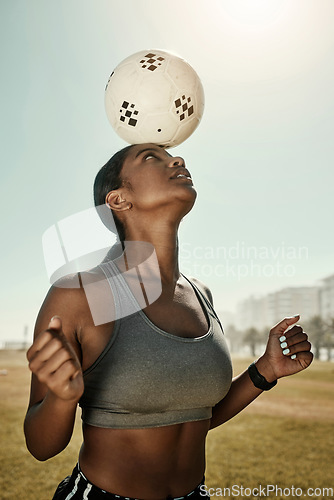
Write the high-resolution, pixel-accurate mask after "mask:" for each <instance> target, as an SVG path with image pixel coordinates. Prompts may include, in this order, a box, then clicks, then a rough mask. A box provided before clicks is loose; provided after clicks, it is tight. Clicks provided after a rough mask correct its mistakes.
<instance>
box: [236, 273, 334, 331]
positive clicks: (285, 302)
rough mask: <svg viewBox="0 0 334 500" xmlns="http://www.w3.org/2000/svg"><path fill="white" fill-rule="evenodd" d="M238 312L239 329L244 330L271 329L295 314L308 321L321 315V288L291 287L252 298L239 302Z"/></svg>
mask: <svg viewBox="0 0 334 500" xmlns="http://www.w3.org/2000/svg"><path fill="white" fill-rule="evenodd" d="M333 285H334V281H333ZM333 290H334V288H333ZM237 312H238V314H237V318H238V324H237V328H240V329H243V330H244V329H246V328H249V327H252V326H253V327H255V328H257V329H259V330H261V329H263V328H266V327H271V326H273V325H275V324H276V323H278V322H279V321H280V320H281V319H283V318H285V317H286V316H293V315H294V314H300V315H301V317H302V318H303V320H307V319H309V318H311V317H312V316H315V315H316V314H320V303H319V287H316V286H303V287H289V288H283V289H282V290H278V291H277V292H272V293H269V294H267V295H265V296H262V297H254V296H251V297H249V298H247V299H245V300H243V301H242V302H239V304H238V307H237Z"/></svg>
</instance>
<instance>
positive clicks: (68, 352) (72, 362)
mask: <svg viewBox="0 0 334 500" xmlns="http://www.w3.org/2000/svg"><path fill="white" fill-rule="evenodd" d="M27 358H28V361H29V368H30V370H31V371H32V372H33V374H34V375H35V376H36V377H37V379H38V380H39V381H40V382H41V383H43V384H45V386H46V387H47V389H48V390H49V391H50V392H51V393H52V394H53V395H54V396H56V397H57V398H59V399H62V400H64V401H79V399H80V397H81V395H82V393H83V390H84V382H83V376H82V369H81V365H80V361H79V359H78V357H77V355H76V353H75V352H74V349H73V348H72V346H71V344H70V343H69V341H68V340H67V338H66V336H65V335H64V333H63V331H62V322H61V319H60V317H59V316H54V317H53V318H52V319H51V321H50V323H49V325H48V328H47V330H45V331H43V332H42V333H40V334H39V335H38V336H37V337H36V338H35V340H34V343H33V344H32V346H31V347H30V349H29V350H28V352H27Z"/></svg>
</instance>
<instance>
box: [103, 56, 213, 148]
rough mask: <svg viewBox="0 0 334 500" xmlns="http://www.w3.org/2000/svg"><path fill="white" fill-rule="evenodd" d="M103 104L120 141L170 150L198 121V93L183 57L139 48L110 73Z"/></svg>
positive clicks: (200, 101)
mask: <svg viewBox="0 0 334 500" xmlns="http://www.w3.org/2000/svg"><path fill="white" fill-rule="evenodd" d="M105 107H106V112H107V116H108V119H109V121H110V123H111V125H112V127H113V128H114V130H115V131H116V132H117V134H118V135H119V136H120V137H122V139H124V140H125V141H126V142H128V143H130V144H142V143H144V142H152V143H154V144H159V145H161V146H163V147H165V148H171V147H173V146H177V145H178V144H181V142H183V141H185V140H186V139H187V138H188V137H189V136H190V135H191V134H192V133H193V131H194V130H195V128H196V127H197V125H198V124H199V122H200V120H201V118H202V114H203V110H204V92H203V87H202V83H201V81H200V79H199V77H198V75H197V73H196V72H195V71H194V69H193V68H192V67H191V66H190V65H189V64H188V63H187V62H186V61H184V59H181V58H180V57H177V56H175V55H174V54H170V53H169V52H165V51H162V50H142V51H141V52H137V53H136V54H133V55H131V56H130V57H127V58H126V59H124V61H122V62H121V63H120V64H119V65H118V66H117V67H116V69H115V70H114V71H113V72H112V73H111V75H110V77H109V80H108V83H107V85H106V89H105Z"/></svg>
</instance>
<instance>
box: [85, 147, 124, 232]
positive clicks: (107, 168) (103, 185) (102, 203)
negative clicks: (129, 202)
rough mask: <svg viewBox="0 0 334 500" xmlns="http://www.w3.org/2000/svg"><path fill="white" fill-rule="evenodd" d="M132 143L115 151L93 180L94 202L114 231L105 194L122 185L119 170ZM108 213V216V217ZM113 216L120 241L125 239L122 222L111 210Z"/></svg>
mask: <svg viewBox="0 0 334 500" xmlns="http://www.w3.org/2000/svg"><path fill="white" fill-rule="evenodd" d="M132 147H133V145H130V146H126V147H125V148H123V149H121V150H120V151H117V153H115V154H114V156H112V157H111V158H110V160H109V161H107V163H106V164H105V165H104V166H103V167H102V168H101V169H100V170H99V172H98V173H97V176H96V177H95V181H94V204H95V207H96V209H97V212H98V214H99V216H100V218H101V220H102V222H103V224H104V225H105V226H106V227H107V228H108V229H110V230H111V231H113V232H115V227H114V225H113V223H112V218H111V217H110V212H109V211H106V196H107V194H108V193H109V192H110V191H112V190H113V189H118V188H120V187H121V186H122V178H121V171H122V167H123V165H124V161H125V159H126V158H127V156H128V154H129V152H130V150H131V148H132ZM108 215H109V217H108ZM113 218H114V222H115V226H116V231H117V233H118V234H117V236H118V238H119V240H120V241H124V240H125V228H124V225H123V224H122V222H121V221H120V220H119V218H118V217H117V215H116V213H115V212H113Z"/></svg>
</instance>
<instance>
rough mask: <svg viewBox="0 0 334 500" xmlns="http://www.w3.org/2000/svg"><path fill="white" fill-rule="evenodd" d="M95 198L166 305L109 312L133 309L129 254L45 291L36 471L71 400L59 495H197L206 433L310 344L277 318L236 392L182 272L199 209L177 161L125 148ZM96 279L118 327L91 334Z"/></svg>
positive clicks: (33, 360)
mask: <svg viewBox="0 0 334 500" xmlns="http://www.w3.org/2000/svg"><path fill="white" fill-rule="evenodd" d="M94 190H95V192H94V195H95V204H96V205H97V206H98V205H102V204H106V206H107V207H108V208H110V209H111V211H112V213H113V215H114V218H115V222H116V224H117V228H118V232H119V234H120V236H121V240H125V241H131V242H148V243H149V244H151V245H152V246H153V248H154V250H155V255H156V258H157V262H158V265H159V273H160V274H159V275H160V280H161V294H160V296H159V298H158V299H157V300H155V301H153V302H152V303H150V302H149V301H146V304H148V305H147V307H145V309H144V311H142V310H140V308H138V309H137V310H136V311H132V312H130V314H127V315H126V314H123V313H122V312H119V313H117V311H120V310H121V308H122V301H126V300H129V301H132V302H131V303H132V304H136V300H135V299H134V297H133V295H134V294H133V291H134V289H135V287H134V286H131V278H130V279H128V280H127V279H124V276H126V275H127V270H128V267H129V266H127V263H128V260H129V259H128V258H127V257H128V256H127V251H126V250H125V252H124V254H123V257H122V258H120V259H119V260H117V261H116V264H115V261H114V262H108V260H107V261H106V263H104V265H105V266H106V267H108V266H109V267H108V272H107V270H106V268H105V269H104V268H103V266H102V267H100V268H99V266H98V267H97V268H96V269H95V270H93V271H92V273H86V274H85V273H82V274H81V276H79V278H80V286H79V287H76V286H75V285H74V284H73V287H71V282H72V280H75V279H78V276H76V277H68V278H66V280H64V282H65V285H61V286H54V287H51V290H50V291H49V294H48V295H47V297H46V299H45V301H44V303H43V305H42V308H41V311H40V313H39V316H38V319H37V322H36V329H35V332H36V334H35V339H34V343H33V345H32V346H31V348H30V349H29V351H28V353H27V357H28V360H29V366H30V369H31V371H32V386H31V398H30V404H29V408H28V412H27V416H26V419H25V435H26V441H27V446H28V449H29V451H30V452H31V453H32V454H33V455H34V456H35V457H36V458H37V459H39V460H47V459H48V458H50V457H53V456H54V455H56V454H58V453H59V452H61V451H62V450H63V449H64V448H65V447H66V446H67V444H68V442H69V440H70V438H71V434H72V430H73V425H74V419H75V413H76V408H77V405H78V402H79V401H80V405H81V406H82V408H83V417H82V418H83V438H84V439H83V445H82V447H81V451H80V455H79V464H78V465H77V467H76V468H75V469H74V471H73V474H72V476H71V478H69V477H68V478H66V479H65V480H64V481H63V482H62V483H61V484H60V485H59V487H58V489H57V492H56V494H55V497H54V498H61V499H65V498H66V499H68V500H69V499H70V498H73V499H77V498H81V499H83V498H85V499H86V498H88V499H91V498H92V499H95V498H105V499H109V498H110V499H113V498H120V497H121V498H122V497H127V498H138V499H147V500H158V499H159V500H160V499H161V500H162V499H165V498H193V499H194V498H205V496H204V495H205V494H204V488H203V487H202V488H201V485H203V484H204V482H203V481H204V479H203V477H204V470H205V440H206V435H207V433H208V431H209V429H212V428H213V427H216V426H218V425H221V424H222V423H224V422H226V421H227V420H229V419H230V418H232V417H233V416H234V415H236V414H237V413H238V412H240V411H241V410H242V409H243V408H244V407H245V406H247V405H248V404H249V403H250V402H251V401H253V400H254V399H255V398H256V397H257V396H259V395H260V394H261V392H262V391H263V390H268V389H270V388H271V387H273V386H274V385H275V383H276V380H277V379H278V378H281V377H283V376H287V375H291V374H293V373H297V372H299V371H301V370H303V369H304V368H306V367H307V366H308V365H309V364H310V363H311V361H312V357H313V355H312V353H311V352H310V348H311V346H310V343H309V342H308V340H307V335H306V334H305V333H304V332H303V330H302V328H301V327H300V326H297V325H295V323H296V322H297V320H298V316H295V317H293V318H285V319H284V320H282V321H281V322H280V323H278V324H277V325H276V326H275V327H273V328H272V329H271V331H270V333H269V338H268V343H267V347H266V350H265V353H264V354H263V355H262V356H261V357H260V358H259V359H258V360H257V361H256V363H255V365H254V364H252V365H251V367H250V368H249V369H248V370H246V371H245V372H243V373H242V374H241V375H239V376H238V377H236V378H234V379H233V381H232V378H231V374H232V371H231V362H230V358H229V354H228V352H227V348H226V343H225V340H224V337H223V332H222V329H221V327H220V323H219V320H218V318H217V317H216V315H215V313H214V310H213V307H212V298H211V294H210V292H209V290H208V289H207V288H206V287H205V286H203V285H202V284H201V283H200V282H198V281H197V280H194V279H192V280H190V279H188V278H186V277H185V276H183V275H182V274H181V273H180V271H179V267H178V239H177V231H178V226H179V224H180V221H181V219H182V218H183V217H184V216H185V215H186V214H187V213H188V212H189V211H190V210H191V208H192V206H193V204H194V202H195V198H196V191H195V189H194V186H193V183H192V180H191V177H190V174H189V172H188V170H187V169H186V167H185V163H184V161H183V159H182V158H180V157H173V156H171V155H170V154H169V153H168V152H167V151H165V150H164V149H163V148H161V147H159V146H157V145H154V144H140V145H134V146H129V147H127V148H125V149H124V150H122V151H120V152H118V153H116V155H115V156H114V157H113V158H112V159H111V160H110V161H109V162H108V163H107V164H106V165H105V166H104V167H103V168H102V169H101V171H100V172H99V174H98V176H97V178H96V181H95V186H94ZM134 254H135V253H134ZM132 257H135V255H132ZM108 273H109V274H108ZM102 274H104V275H105V276H106V277H107V281H108V284H109V285H110V288H109V293H110V290H112V292H113V293H112V296H113V304H112V305H110V307H111V310H113V314H114V319H113V320H111V321H108V322H105V323H102V322H100V323H102V324H97V323H98V322H97V323H96V322H95V324H94V321H93V319H92V318H93V316H94V314H93V313H92V311H91V310H90V307H89V304H88V302H89V301H87V298H86V295H87V294H86V293H85V288H86V290H87V289H88V288H87V287H85V283H87V277H88V281H89V280H90V284H91V283H92V281H93V282H94V283H93V284H95V285H96V284H98V283H102V285H101V288H100V289H99V292H98V293H100V294H102V295H103V293H104V291H105V293H106V294H107V293H108V292H107V287H105V283H106V281H105V280H103V279H101V275H102ZM130 275H131V273H130ZM92 276H93V278H92ZM101 290H102V292H101ZM131 290H132V292H131ZM122 297H123V298H122ZM129 297H130V298H129ZM55 315H56V317H54V316H55ZM50 318H52V319H51V321H50ZM84 380H85V384H84ZM84 387H85V389H84Z"/></svg>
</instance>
